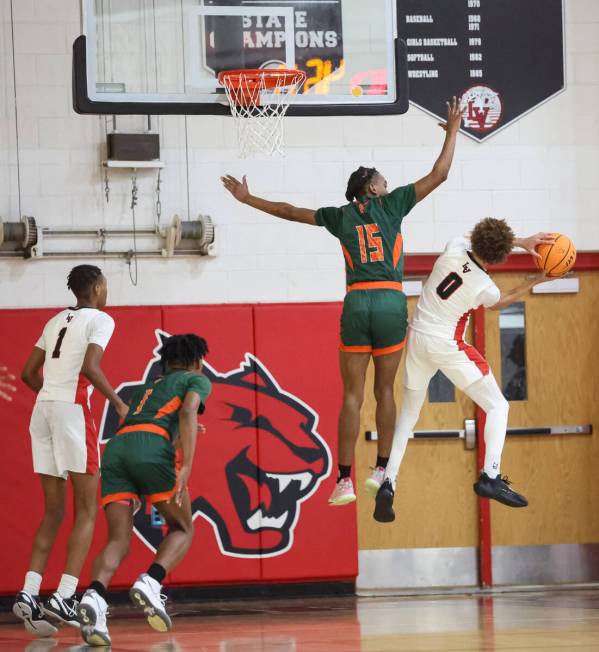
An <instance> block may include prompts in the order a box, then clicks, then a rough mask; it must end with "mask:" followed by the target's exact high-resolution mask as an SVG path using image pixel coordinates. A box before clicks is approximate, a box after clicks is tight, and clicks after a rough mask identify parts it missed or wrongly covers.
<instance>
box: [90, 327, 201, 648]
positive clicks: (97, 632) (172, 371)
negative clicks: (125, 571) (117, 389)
mask: <svg viewBox="0 0 599 652" xmlns="http://www.w3.org/2000/svg"><path fill="white" fill-rule="evenodd" d="M207 352H208V346H207V345H206V341H205V340H204V339H202V338H201V337H198V336H197V335H193V334H190V335H173V336H172V337H169V338H168V339H167V340H166V341H165V342H164V344H163V346H162V349H161V365H162V369H163V372H164V375H163V376H161V377H159V378H157V379H156V380H154V381H151V382H148V383H146V384H145V385H144V386H142V387H141V388H140V389H139V390H137V391H136V392H135V393H134V394H133V396H132V398H131V405H130V408H129V413H128V414H127V416H126V418H125V420H124V422H123V423H122V425H121V427H120V428H119V430H118V431H117V433H116V434H115V436H114V437H113V438H112V439H111V440H110V441H109V442H108V444H107V446H106V449H105V450H104V454H103V456H102V464H101V473H102V505H103V506H104V508H105V513H106V520H107V522H108V543H107V544H106V546H105V547H104V549H103V550H102V552H101V553H100V554H99V555H98V557H97V558H96V559H95V561H94V564H93V567H92V577H93V582H92V583H91V584H90V587H89V589H88V590H87V591H86V592H85V594H84V596H83V598H82V599H81V602H80V603H79V609H78V612H79V618H80V621H81V633H82V635H83V638H84V640H85V641H86V642H87V643H88V644H89V645H110V635H109V633H108V628H107V626H106V612H107V610H108V607H107V604H106V601H105V599H104V597H105V593H106V587H107V586H108V584H109V582H110V580H111V578H112V576H113V575H114V573H115V572H116V570H117V569H118V567H119V565H120V563H121V561H122V560H123V559H124V558H125V556H126V555H127V553H128V550H129V543H130V541H131V534H132V532H133V515H134V513H135V510H136V509H137V508H138V507H139V504H140V498H141V496H142V495H144V496H145V497H146V500H147V501H148V502H150V503H152V504H153V505H155V507H156V509H157V510H158V511H159V512H160V514H161V515H162V517H163V518H164V520H165V522H166V525H167V527H168V532H167V534H166V536H165V537H164V539H163V540H162V543H161V544H160V546H159V547H158V550H157V551H156V557H155V560H154V563H153V564H152V565H151V566H150V568H149V569H148V571H147V573H143V574H142V575H140V576H139V577H138V579H137V581H136V582H135V584H134V585H133V587H132V588H131V591H130V592H129V595H130V597H131V600H132V601H133V603H134V604H136V605H137V606H139V607H141V608H143V610H144V613H145V615H146V616H147V619H148V623H149V624H150V625H151V626H152V627H153V628H154V629H156V630H158V631H160V632H165V631H167V630H169V629H170V628H171V621H170V618H169V616H168V615H167V613H166V609H165V602H166V599H165V598H164V596H163V595H161V588H162V587H161V584H162V581H163V579H164V578H165V576H166V574H167V573H169V572H170V571H171V570H172V569H173V568H174V567H175V566H176V565H177V564H178V563H179V562H180V561H181V560H182V559H183V557H184V556H185V554H186V553H187V551H188V549H189V546H190V545H191V541H192V537H193V523H192V513H191V502H190V499H189V493H188V491H187V480H188V478H189V475H190V473H191V467H192V462H193V456H194V451H195V444H196V436H197V431H198V423H197V414H198V411H200V410H201V409H202V406H203V405H204V403H205V402H206V399H207V398H208V395H209V394H210V390H211V384H210V381H209V380H208V379H207V378H206V377H205V376H203V375H201V373H200V372H201V369H202V363H203V359H204V356H205V355H206V353H207ZM175 440H176V441H175ZM174 443H176V444H179V445H180V447H181V449H182V453H183V456H182V457H183V459H182V465H181V468H180V469H179V472H178V474H177V473H176V469H175V445H174Z"/></svg>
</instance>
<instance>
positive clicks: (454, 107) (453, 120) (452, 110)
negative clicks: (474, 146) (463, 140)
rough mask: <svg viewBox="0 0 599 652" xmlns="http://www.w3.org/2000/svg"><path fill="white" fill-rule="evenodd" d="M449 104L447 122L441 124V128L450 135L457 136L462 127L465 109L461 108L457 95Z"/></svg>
mask: <svg viewBox="0 0 599 652" xmlns="http://www.w3.org/2000/svg"><path fill="white" fill-rule="evenodd" d="M446 104H447V122H445V123H443V122H440V123H439V126H440V127H442V128H443V129H445V131H447V132H448V133H452V134H455V133H457V132H458V131H459V129H460V127H461V126H462V115H463V114H464V111H465V110H466V109H465V108H463V109H462V108H460V98H459V97H456V96H455V95H454V96H453V97H452V98H451V102H446Z"/></svg>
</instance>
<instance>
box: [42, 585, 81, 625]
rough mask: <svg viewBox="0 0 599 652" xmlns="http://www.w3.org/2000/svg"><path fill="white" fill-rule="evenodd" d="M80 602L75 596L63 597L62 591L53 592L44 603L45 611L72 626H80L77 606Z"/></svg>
mask: <svg viewBox="0 0 599 652" xmlns="http://www.w3.org/2000/svg"><path fill="white" fill-rule="evenodd" d="M78 606H79V602H78V601H77V600H75V598H74V597H73V598H63V597H62V596H61V595H60V593H58V592H56V593H53V594H52V595H51V596H50V597H49V598H48V600H46V603H45V604H44V612H45V613H46V615H48V616H52V618H56V619H57V620H60V621H61V622H63V623H65V624H67V625H70V626H71V627H79V626H80V623H79V616H78V614H77V607H78Z"/></svg>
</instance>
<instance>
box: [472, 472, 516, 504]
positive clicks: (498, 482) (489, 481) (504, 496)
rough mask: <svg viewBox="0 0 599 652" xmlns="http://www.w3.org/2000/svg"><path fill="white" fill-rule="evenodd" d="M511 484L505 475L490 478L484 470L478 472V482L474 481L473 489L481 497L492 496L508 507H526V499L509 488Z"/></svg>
mask: <svg viewBox="0 0 599 652" xmlns="http://www.w3.org/2000/svg"><path fill="white" fill-rule="evenodd" d="M510 484H512V483H511V482H510V481H509V480H508V479H507V477H506V476H504V477H503V478H502V477H501V476H499V475H498V476H497V477H496V478H490V477H489V476H488V475H487V474H486V473H485V472H484V471H483V472H482V473H481V474H480V478H479V479H478V482H475V483H474V491H475V493H476V494H478V495H479V496H480V497H481V498H492V499H493V500H497V501H498V502H500V503H503V504H504V505H507V506H508V507H526V506H527V505H528V500H526V498H525V497H524V496H522V495H520V494H519V493H516V492H515V491H513V490H512V489H510V487H509V485H510Z"/></svg>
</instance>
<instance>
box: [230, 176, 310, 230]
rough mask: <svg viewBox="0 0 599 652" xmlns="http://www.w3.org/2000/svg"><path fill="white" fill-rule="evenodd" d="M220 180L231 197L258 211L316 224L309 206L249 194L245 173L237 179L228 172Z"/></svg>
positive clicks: (303, 222)
mask: <svg viewBox="0 0 599 652" xmlns="http://www.w3.org/2000/svg"><path fill="white" fill-rule="evenodd" d="M220 180H221V181H222V182H223V186H224V187H225V188H226V189H227V190H228V191H229V192H230V193H231V194H232V195H233V197H235V199H236V200H237V201H240V202H241V203H242V204H247V205H248V206H251V207H252V208H257V209H258V210H259V211H263V212H264V213H268V214H269V215H274V216H275V217H280V218H282V219H284V220H290V221H291V222H301V223H302V224H314V225H316V218H315V216H314V214H315V212H316V211H313V210H312V209H311V208H298V207H297V206H292V205H291V204H286V203H285V202H276V201H268V199H262V198H261V197H256V196H254V195H250V191H249V188H248V184H247V180H246V177H245V175H243V179H242V180H241V181H238V180H237V179H236V178H235V177H232V176H231V175H230V174H227V175H226V176H224V177H221V178H220Z"/></svg>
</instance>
